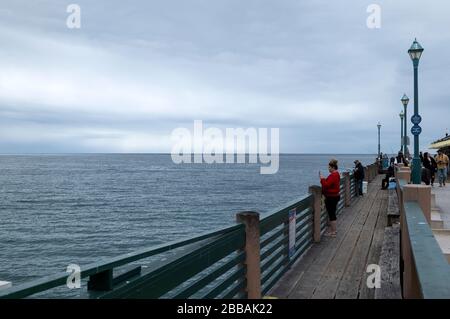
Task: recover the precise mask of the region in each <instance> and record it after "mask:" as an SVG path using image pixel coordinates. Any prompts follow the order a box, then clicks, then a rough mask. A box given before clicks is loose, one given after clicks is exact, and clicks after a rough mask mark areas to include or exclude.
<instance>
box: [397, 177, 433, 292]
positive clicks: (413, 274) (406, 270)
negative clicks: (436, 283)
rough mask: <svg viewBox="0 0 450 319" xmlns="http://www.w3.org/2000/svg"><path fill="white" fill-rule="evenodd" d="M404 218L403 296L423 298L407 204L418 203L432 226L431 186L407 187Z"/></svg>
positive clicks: (403, 203) (402, 223)
mask: <svg viewBox="0 0 450 319" xmlns="http://www.w3.org/2000/svg"><path fill="white" fill-rule="evenodd" d="M402 197H403V198H402V199H403V200H402V204H401V206H402V210H403V213H402V216H401V246H402V247H401V250H402V258H403V296H404V298H405V299H416V298H421V292H420V285H419V278H418V275H417V270H416V266H415V262H414V259H413V256H412V251H411V242H410V239H409V233H408V227H407V224H406V211H405V209H404V207H405V202H407V201H416V202H418V204H419V206H420V208H421V209H422V212H423V214H424V216H425V218H426V220H427V222H428V224H431V186H427V185H412V184H409V185H405V186H404V187H403V194H402Z"/></svg>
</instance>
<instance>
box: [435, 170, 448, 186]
mask: <svg viewBox="0 0 450 319" xmlns="http://www.w3.org/2000/svg"><path fill="white" fill-rule="evenodd" d="M437 173H438V179H439V185H441V184H443V183H445V180H446V179H447V169H446V168H438V170H437Z"/></svg>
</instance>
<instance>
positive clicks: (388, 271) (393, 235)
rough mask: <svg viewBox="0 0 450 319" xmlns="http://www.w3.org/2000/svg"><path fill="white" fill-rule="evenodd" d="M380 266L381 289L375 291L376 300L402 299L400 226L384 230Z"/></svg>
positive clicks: (396, 225)
mask: <svg viewBox="0 0 450 319" xmlns="http://www.w3.org/2000/svg"><path fill="white" fill-rule="evenodd" d="M379 266H380V268H381V287H380V288H377V289H376V290H375V299H402V288H401V283H400V226H399V225H398V224H394V225H393V226H391V227H386V228H385V230H384V240H383V246H382V249H381V255H380V261H379Z"/></svg>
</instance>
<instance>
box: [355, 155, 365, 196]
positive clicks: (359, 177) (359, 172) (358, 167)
mask: <svg viewBox="0 0 450 319" xmlns="http://www.w3.org/2000/svg"><path fill="white" fill-rule="evenodd" d="M354 163H355V180H356V188H357V189H356V196H363V181H364V177H365V176H364V167H363V166H362V164H361V162H360V161H359V160H355V161H354Z"/></svg>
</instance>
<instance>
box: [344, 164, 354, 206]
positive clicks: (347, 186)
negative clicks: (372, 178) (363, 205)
mask: <svg viewBox="0 0 450 319" xmlns="http://www.w3.org/2000/svg"><path fill="white" fill-rule="evenodd" d="M343 175H344V190H345V201H344V203H345V206H346V207H348V206H350V199H351V198H352V195H351V194H350V173H349V172H344V174H343Z"/></svg>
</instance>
